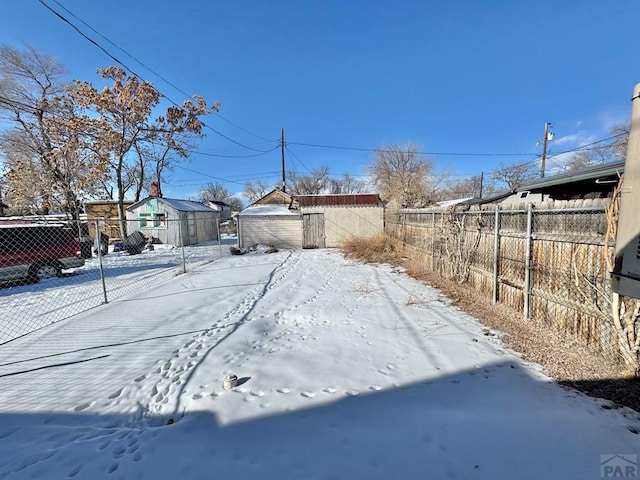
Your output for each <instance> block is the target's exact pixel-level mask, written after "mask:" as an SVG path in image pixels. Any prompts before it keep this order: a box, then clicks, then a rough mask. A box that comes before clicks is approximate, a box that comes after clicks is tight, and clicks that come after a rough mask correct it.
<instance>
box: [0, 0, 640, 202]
mask: <svg viewBox="0 0 640 480" xmlns="http://www.w3.org/2000/svg"><path fill="white" fill-rule="evenodd" d="M57 1H58V2H59V3H56V2H55V1H54V0H46V2H47V3H48V4H49V5H50V6H51V7H52V8H54V9H56V10H58V11H59V12H61V13H63V14H64V15H65V16H66V17H67V18H68V19H69V20H71V21H72V22H73V23H75V24H76V25H78V26H79V27H80V28H81V29H82V30H83V31H84V32H86V33H87V35H89V36H90V37H92V38H94V39H95V40H96V41H98V42H99V43H100V44H101V45H103V46H104V47H105V48H107V49H108V50H109V51H110V52H111V53H112V54H113V55H114V56H116V57H118V58H119V59H120V60H122V61H123V62H124V63H125V64H127V65H128V66H129V67H131V69H132V70H134V71H135V72H136V73H137V74H139V75H140V76H141V77H142V78H144V79H145V80H149V81H151V82H152V83H153V84H154V85H155V86H156V88H158V89H159V90H160V91H161V92H162V93H164V94H165V95H167V96H168V97H170V98H172V99H174V100H176V101H181V100H182V99H184V95H183V94H182V93H181V92H179V91H177V90H176V89H175V88H174V87H172V86H171V85H169V84H167V83H166V82H165V81H163V80H162V79H161V78H158V77H157V76H156V75H154V74H153V73H151V72H150V71H148V70H147V69H145V68H144V67H142V66H141V65H139V64H138V63H136V61H135V60H133V59H131V58H130V57H128V56H127V55H125V54H124V53H122V52H121V51H119V50H118V49H117V48H115V47H114V46H113V45H111V44H109V42H108V41H107V40H105V39H104V38H102V37H100V36H99V35H97V34H96V33H95V32H93V31H91V30H89V29H88V28H87V27H86V26H85V25H83V24H82V23H81V22H80V20H79V19H81V20H82V21H84V22H86V23H87V24H89V25H90V26H91V27H93V28H94V29H95V30H97V31H98V32H99V33H100V34H102V35H103V36H104V37H106V38H108V40H110V41H111V42H113V43H115V44H117V45H118V46H120V47H121V48H123V49H124V50H126V51H127V52H128V53H130V54H131V55H133V56H134V57H135V58H137V59H138V60H140V61H142V62H143V63H144V64H145V65H147V66H148V67H151V69H153V70H154V71H155V72H157V73H159V74H160V76H162V77H164V78H165V79H167V80H169V81H170V82H171V83H173V84H174V85H175V86H177V87H179V89H180V90H183V91H185V92H188V93H189V94H198V95H202V96H203V97H205V98H206V99H207V100H208V101H215V100H218V101H220V102H221V104H222V108H221V110H220V114H221V115H222V117H223V118H217V117H216V116H211V117H208V119H207V120H206V121H207V123H208V124H209V125H210V126H211V127H212V128H214V129H215V130H217V131H219V132H220V133H222V134H223V135H225V136H226V137H228V138H230V139H232V140H233V141H235V142H237V144H236V143H232V142H230V141H229V140H227V139H225V138H223V137H222V136H220V135H218V134H216V133H214V132H213V131H211V130H208V131H207V137H206V138H205V139H204V140H203V141H201V142H199V144H198V147H197V150H198V151H199V152H203V153H207V154H214V155H228V156H232V157H231V158H228V157H215V156H210V155H201V154H194V155H192V157H191V160H190V161H189V162H187V163H184V164H182V167H184V168H179V169H176V170H175V172H174V174H173V175H172V178H171V179H170V181H169V182H168V184H166V185H165V186H164V187H163V190H164V193H165V196H171V197H182V198H189V197H190V198H194V199H195V197H196V196H197V192H198V191H199V189H200V187H201V186H202V185H204V184H206V183H207V182H221V183H224V184H225V186H226V187H227V188H229V189H230V190H231V191H241V190H242V184H243V183H244V182H245V181H246V180H250V181H256V180H259V179H261V180H263V181H268V182H272V183H274V184H275V183H276V182H278V179H279V177H280V173H278V172H279V170H280V162H281V160H280V150H279V148H276V149H275V150H273V151H271V152H269V153H264V154H261V152H260V151H265V150H270V149H271V148H274V147H276V146H277V145H278V142H279V140H280V129H281V128H284V129H285V137H286V138H285V140H286V141H287V143H288V148H287V154H286V163H287V168H290V169H292V170H295V171H297V172H298V173H302V174H304V173H306V172H307V171H308V170H309V169H311V168H314V167H320V166H322V165H328V166H329V168H330V172H331V173H332V174H333V175H341V174H342V173H344V172H348V173H350V174H352V175H364V174H366V165H367V164H369V163H370V162H371V160H372V159H373V156H374V154H373V153H372V152H367V151H358V150H342V149H329V148H320V147H307V146H302V145H297V143H306V144H316V145H327V146H341V147H353V148H357V149H374V148H376V147H381V146H385V145H388V144H390V143H399V144H403V143H406V142H415V143H417V144H418V145H420V146H421V147H422V150H423V151H425V152H440V154H438V153H434V154H433V155H431V156H432V158H433V159H434V161H435V164H436V166H438V167H440V168H443V167H446V168H448V169H449V170H450V171H451V172H452V175H455V177H454V178H463V177H464V176H471V175H477V174H480V172H485V173H488V172H491V171H492V170H495V169H496V168H497V166H498V164H499V162H501V161H502V162H505V163H517V162H525V161H531V160H535V158H536V157H535V155H536V154H539V153H540V150H541V149H540V147H538V146H536V142H538V141H539V140H541V139H542V136H543V127H544V123H545V122H552V123H553V129H554V132H555V140H554V141H553V142H552V143H551V144H550V151H551V153H553V152H560V151H563V150H567V149H570V148H573V147H576V146H579V145H581V144H585V143H589V142H592V141H595V140H599V139H602V138H605V137H607V136H609V133H608V130H609V128H610V127H611V126H613V125H615V124H617V123H621V122H625V121H627V120H628V118H629V115H630V109H631V104H630V96H631V93H632V91H633V87H634V85H635V84H636V83H637V82H640V37H639V36H638V31H640V2H638V1H637V0H615V1H596V0H573V1H569V0H555V1H547V0H542V1H536V2H533V1H511V0H501V1H500V0H485V1H477V0H457V1H455V0H452V1H444V0H437V1H436V0H433V1H426V0H422V1H375V0H370V1H365V0H358V1H338V0H335V1H297V0H295V1H294V0H290V1H289V0H281V1H267V0H265V1H237V2H236V1H233V2H230V1H206V0H189V1H182V2H178V1H169V0H153V1H152V0H136V1H131V0H127V1H124V0H112V1H109V2H106V1H100V2H99V1H87V0H57ZM60 5H62V6H64V7H65V8H66V9H68V10H69V11H70V12H72V13H73V15H75V16H76V17H77V18H74V17H73V16H71V15H70V14H69V13H68V12H65V11H64V10H63V9H62V8H61V6H60ZM0 43H1V44H9V45H14V46H17V47H20V46H21V45H22V44H24V43H28V44H30V45H32V46H34V47H36V48H38V49H40V50H42V51H44V52H45V53H48V54H51V55H53V56H55V57H57V58H58V59H59V60H60V61H61V62H62V63H64V64H65V65H66V66H67V68H68V70H69V78H70V79H71V78H76V79H80V80H88V81H92V82H99V79H98V77H97V75H96V73H95V70H96V68H98V67H104V66H108V65H112V64H114V62H113V60H111V59H110V58H108V57H107V55H105V54H104V53H103V52H101V51H100V50H99V49H98V48H96V47H95V46H94V45H92V44H91V43H89V42H88V41H87V40H85V39H84V38H82V37H81V36H80V35H78V33H76V32H75V31H74V30H73V29H72V28H71V27H70V26H69V25H68V24H66V23H64V22H63V21H61V20H60V19H59V18H57V17H56V16H55V15H53V14H52V13H51V12H50V11H48V10H47V9H46V8H45V7H44V6H43V5H42V4H41V3H39V2H38V1H37V0H20V1H10V0H4V1H2V2H1V3H0ZM225 119H226V120H225ZM227 120H228V121H227ZM229 122H232V123H229ZM238 127H240V128H238ZM238 144H241V145H243V146H240V145H238ZM245 147H250V148H245ZM252 149H254V150H252ZM256 150H259V151H256ZM444 152H449V153H527V154H531V155H529V156H464V155H442V154H441V153H444ZM250 155H258V156H250ZM558 163H561V162H560V161H554V160H553V159H552V160H551V162H550V167H551V168H552V169H553V168H554V167H557V166H558ZM185 168H187V169H189V170H186V169H185ZM222 180H224V181H222Z"/></svg>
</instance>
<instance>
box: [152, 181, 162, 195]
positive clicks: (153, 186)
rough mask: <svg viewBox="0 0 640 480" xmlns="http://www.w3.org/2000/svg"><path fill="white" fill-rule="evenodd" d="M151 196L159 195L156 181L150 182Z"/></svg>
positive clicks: (158, 186)
mask: <svg viewBox="0 0 640 480" xmlns="http://www.w3.org/2000/svg"><path fill="white" fill-rule="evenodd" d="M151 196H152V197H160V196H161V195H160V185H158V182H151Z"/></svg>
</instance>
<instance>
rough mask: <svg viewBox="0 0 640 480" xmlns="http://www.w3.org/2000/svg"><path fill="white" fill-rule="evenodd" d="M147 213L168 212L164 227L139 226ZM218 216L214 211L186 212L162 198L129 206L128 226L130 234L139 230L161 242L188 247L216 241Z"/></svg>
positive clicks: (150, 199)
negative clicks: (142, 215)
mask: <svg viewBox="0 0 640 480" xmlns="http://www.w3.org/2000/svg"><path fill="white" fill-rule="evenodd" d="M175 202H176V201H173V203H175ZM144 213H165V214H166V218H165V224H164V225H162V226H159V227H154V226H146V227H143V226H140V220H139V219H140V215H141V214H144ZM217 216H218V215H217V213H216V212H215V211H214V210H212V209H209V211H206V210H192V211H183V210H178V209H176V208H174V207H173V206H172V205H170V204H169V202H165V201H163V200H162V199H160V198H149V199H146V200H145V201H141V202H138V203H137V204H135V205H133V206H131V207H129V209H128V210H127V222H128V225H127V227H128V231H129V233H132V232H134V231H140V232H142V233H143V234H144V235H145V236H147V237H153V238H154V239H155V240H156V241H159V242H160V243H164V244H168V245H175V246H186V245H194V244H197V243H202V242H208V241H212V240H217V239H218V235H217V228H216V222H217V221H218V218H217Z"/></svg>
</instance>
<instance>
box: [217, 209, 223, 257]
mask: <svg viewBox="0 0 640 480" xmlns="http://www.w3.org/2000/svg"><path fill="white" fill-rule="evenodd" d="M216 233H217V235H218V251H219V253H220V258H222V237H221V236H220V217H216Z"/></svg>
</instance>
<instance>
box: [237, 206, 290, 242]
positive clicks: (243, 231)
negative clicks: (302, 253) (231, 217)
mask: <svg viewBox="0 0 640 480" xmlns="http://www.w3.org/2000/svg"><path fill="white" fill-rule="evenodd" d="M236 218H237V222H238V246H239V247H240V248H247V247H250V246H252V245H256V244H263V245H273V246H274V247H276V248H302V217H301V216H300V212H298V211H297V210H293V209H290V208H289V206H288V205H284V204H266V205H263V204H253V205H251V206H250V207H247V208H245V209H244V210H243V211H242V212H240V213H239V214H238V215H237V217H236Z"/></svg>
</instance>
